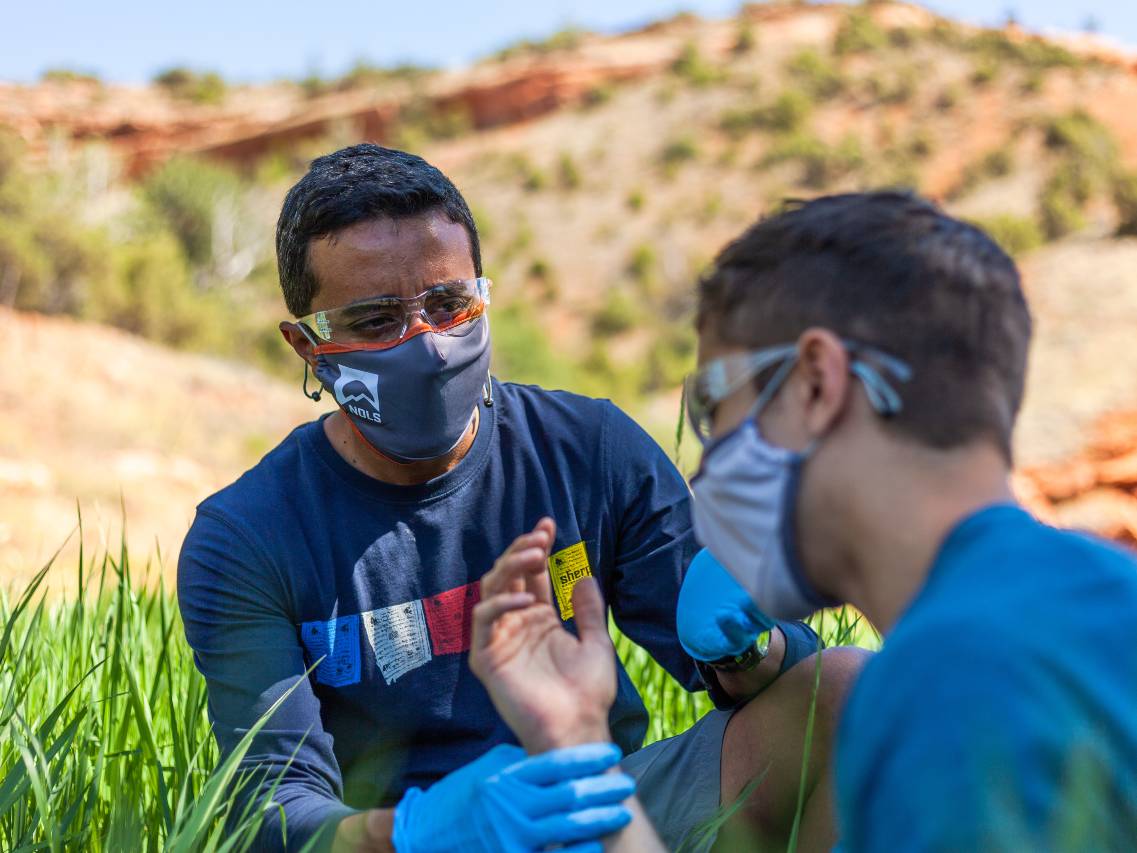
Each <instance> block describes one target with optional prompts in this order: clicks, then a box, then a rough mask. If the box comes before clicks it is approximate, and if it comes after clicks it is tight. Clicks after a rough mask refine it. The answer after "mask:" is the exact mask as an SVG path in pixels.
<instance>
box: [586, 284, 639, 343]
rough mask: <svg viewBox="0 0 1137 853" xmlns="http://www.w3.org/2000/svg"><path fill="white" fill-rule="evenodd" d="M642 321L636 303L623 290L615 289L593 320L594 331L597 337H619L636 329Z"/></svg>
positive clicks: (610, 291) (609, 293)
mask: <svg viewBox="0 0 1137 853" xmlns="http://www.w3.org/2000/svg"><path fill="white" fill-rule="evenodd" d="M640 320H641V317H640V312H639V311H638V310H637V309H636V305H635V303H634V302H633V301H632V300H631V299H630V298H629V297H628V295H627V294H626V293H624V291H623V290H620V289H618V288H613V289H611V290H609V291H608V295H607V297H606V298H605V300H604V304H603V305H602V306H601V307H600V310H599V311H597V312H596V315H595V316H594V317H593V318H592V331H593V332H594V333H595V334H597V335H618V334H620V333H621V332H626V331H628V330H629V329H631V328H633V327H635V326H636V324H637V323H639V322H640Z"/></svg>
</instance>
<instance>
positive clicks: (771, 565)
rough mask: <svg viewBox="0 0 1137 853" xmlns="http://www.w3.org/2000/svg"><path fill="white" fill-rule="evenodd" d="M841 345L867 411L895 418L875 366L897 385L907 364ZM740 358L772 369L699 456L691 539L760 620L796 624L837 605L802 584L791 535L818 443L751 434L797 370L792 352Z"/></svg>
mask: <svg viewBox="0 0 1137 853" xmlns="http://www.w3.org/2000/svg"><path fill="white" fill-rule="evenodd" d="M845 345H846V347H847V348H848V349H849V352H850V356H851V360H850V368H849V369H850V372H851V373H852V374H853V375H854V376H856V377H857V378H858V379H860V381H861V383H862V384H863V385H864V388H865V391H866V393H867V395H868V398H869V403H870V404H871V405H872V407H873V408H874V409H875V410H876V411H877V412H878V413H879V414H881V415H882V416H884V417H889V416H892V415H895V414H896V413H897V412H899V411H900V408H901V401H900V397H899V395H898V394H897V393H896V391H895V389H894V388H893V387H892V386H891V385H890V384H889V383H888V382H887V381H886V380H885V379H884V378H883V377H882V376H881V373H880V372H879V371H878V369H877V367H875V366H874V364H880V365H881V368H880V369H881V370H884V371H885V372H887V373H889V374H891V375H892V376H893V377H894V378H895V379H897V380H899V381H901V382H906V381H908V379H909V378H910V377H911V370H910V369H909V367H908V365H906V364H905V363H904V362H901V361H899V360H897V359H895V358H893V357H891V356H888V355H885V354H884V353H880V352H877V351H875V350H870V349H868V348H865V347H862V346H859V345H857V344H854V343H852V342H845ZM747 358H749V359H750V360H751V363H753V364H755V365H760V367H759V369H763V368H766V369H768V368H771V367H775V366H776V367H777V370H776V371H775V373H774V375H773V377H772V378H771V380H770V381H769V383H767V385H766V386H765V387H764V388H763V389H762V393H761V394H760V395H759V396H758V400H757V401H756V402H755V403H754V406H753V408H752V409H751V411H750V413H749V414H748V416H747V417H746V419H745V420H744V421H743V422H742V423H741V424H740V425H739V426H738V427H737V428H735V429H734V430H732V431H731V432H730V433H728V434H727V435H725V436H723V437H722V438H720V439H717V440H715V441H712V442H710V443H709V444H708V445H707V447H706V449H705V450H704V451H703V462H702V465H701V467H700V469H699V473H698V474H696V475H695V477H694V479H693V480H692V481H691V489H692V492H693V493H694V496H695V500H694V520H695V536H696V538H697V539H698V540H699V541H700V542H701V543H702V544H703V545H704V546H706V548H707V549H708V550H709V551H710V552H711V553H712V554H713V555H714V556H715V557H716V558H717V559H718V560H719V562H720V563H722V564H723V566H725V567H726V569H727V571H729V572H730V573H731V575H733V577H734V579H735V580H737V581H738V583H739V584H740V585H741V586H742V587H743V589H745V590H746V591H747V592H748V593H749V595H750V597H751V598H752V599H753V600H754V603H755V604H757V605H758V607H759V608H761V610H762V611H763V612H764V613H767V614H769V615H770V616H772V617H774V618H775V619H802V618H804V617H806V616H808V615H809V614H811V613H813V612H814V611H816V610H820V609H821V608H824V607H832V606H836V605H837V604H840V602H839V601H837V600H835V599H833V598H830V597H828V596H826V595H824V594H823V593H821V592H820V591H818V590H816V589H815V588H814V587H813V586H812V585H811V584H810V583H809V581H808V580H807V579H806V577H805V573H804V572H803V571H802V567H801V557H800V551H799V548H798V542H797V536H796V532H795V531H796V521H797V520H796V513H797V498H798V489H799V487H800V484H801V477H802V469H803V466H804V464H805V461H806V460H807V459H809V457H810V456H812V455H813V453H814V452H815V451H816V449H817V446H818V444H819V441H820V440H815V441H814V442H813V443H812V444H811V445H810V446H809V447H808V448H806V450H804V451H802V452H794V451H790V450H786V449H784V448H781V447H777V446H775V445H773V444H770V443H769V442H768V441H766V440H765V439H764V438H763V437H762V435H761V433H760V432H759V429H758V415H759V414H760V413H761V412H762V411H763V409H765V407H766V405H767V404H768V403H769V402H770V400H772V399H773V398H774V396H775V395H776V394H777V393H778V391H779V390H780V388H781V386H782V385H783V384H784V383H785V381H786V378H787V377H788V376H789V374H790V372H791V371H792V370H793V368H794V365H795V364H796V363H797V349H796V347H793V346H783V347H776V348H770V349H768V350H759V351H757V352H755V353H753V354H751V355H749V356H747ZM870 359H871V363H870ZM752 375H753V374H752Z"/></svg>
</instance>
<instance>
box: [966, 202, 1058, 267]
mask: <svg viewBox="0 0 1137 853" xmlns="http://www.w3.org/2000/svg"><path fill="white" fill-rule="evenodd" d="M973 224H974V225H976V226H977V227H978V228H981V229H982V230H983V231H984V232H986V233H987V235H988V236H989V237H991V239H992V240H994V241H995V242H996V243H998V244H999V245H1000V246H1002V247H1003V251H1005V252H1006V253H1007V254H1008V255H1011V256H1012V257H1015V256H1018V255H1022V254H1025V253H1026V252H1029V251H1031V250H1032V249H1037V248H1038V247H1039V246H1041V245H1042V244H1043V243H1044V242H1045V241H1046V235H1045V234H1043V232H1042V228H1041V227H1040V226H1039V224H1038V222H1037V221H1035V220H1034V219H1032V218H1030V217H1025V216H1015V215H1013V214H1009V213H1001V214H998V215H996V216H992V217H989V218H987V219H980V220H976V221H975V222H974V223H973Z"/></svg>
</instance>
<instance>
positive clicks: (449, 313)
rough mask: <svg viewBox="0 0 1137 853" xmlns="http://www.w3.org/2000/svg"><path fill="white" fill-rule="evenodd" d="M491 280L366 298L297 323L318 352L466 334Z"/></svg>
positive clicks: (483, 307) (478, 314) (449, 283)
mask: <svg viewBox="0 0 1137 853" xmlns="http://www.w3.org/2000/svg"><path fill="white" fill-rule="evenodd" d="M491 284H492V282H491V281H490V280H489V279H488V278H485V277H482V278H467V279H459V280H457V281H447V282H442V283H441V284H436V285H434V286H432V287H429V288H427V289H426V290H424V291H423V292H422V293H420V294H418V295H417V296H378V297H374V298H371V299H364V300H361V301H359V302H353V303H351V304H350V305H344V306H343V307H341V308H332V309H330V310H328V311H314V312H313V313H311V314H309V315H308V316H306V317H301V318H300V319H299V320H297V321H296V322H297V323H298V324H299V325H301V326H303V327H305V330H306V331H307V332H309V333H310V334H309V335H308V337H309V338H310V339H312V342H313V343H314V344H316V352H317V353H334V352H347V351H350V350H361V349H364V350H379V349H389V348H390V347H394V346H398V345H399V344H401V343H403V342H405V341H408V340H410V339H411V338H413V337H414V336H415V335H420V334H422V333H423V332H437V333H438V334H445V335H455V336H461V335H466V334H469V332H470V330H471V329H472V328H473V326H474V322H473V321H474V320H476V319H478V318H479V317H481V316H482V314H484V313H485V310H486V305H488V304H489V301H490V285H491ZM416 320H418V321H420V322H417V323H416V322H415V321H416Z"/></svg>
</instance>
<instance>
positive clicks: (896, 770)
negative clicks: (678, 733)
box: [474, 192, 1137, 853]
mask: <svg viewBox="0 0 1137 853" xmlns="http://www.w3.org/2000/svg"><path fill="white" fill-rule="evenodd" d="M698 327H699V334H700V339H699V362H700V366H699V370H698V371H697V373H696V374H695V375H694V376H693V377H692V379H691V380H690V382H689V385H688V392H687V399H688V405H689V414H690V420H691V422H692V425H693V427H694V429H695V431H696V432H697V434H698V435H699V437H700V438H701V439H702V440H703V442H704V453H703V460H702V466H701V468H700V470H699V473H698V474H697V475H696V476H695V478H694V480H693V489H694V492H695V502H696V505H695V526H696V531H697V534H698V536H699V538H700V540H701V541H702V543H703V544H704V545H705V546H707V549H708V552H706V553H703V554H702V555H700V557H698V558H696V560H695V561H694V562H693V563H692V565H691V567H690V569H689V571H688V574H687V576H686V579H685V581H684V584H683V589H682V592H681V594H680V599H679V605H678V606H679V611H680V612H679V615H678V623H679V633H680V637H681V639H682V640H683V641H684V645H685V646H687V647H688V648H691V649H693V650H694V652H695V653H696V654H703V653H704V652H707V653H708V654H709V655H714V654H718V653H719V652H721V651H729V650H730V649H731V648H732V646H733V644H735V643H739V642H741V643H742V644H743V645H745V644H746V643H747V642H752V641H753V637H754V636H755V635H757V634H758V633H759V632H760V631H762V630H764V628H765V626H766V625H768V624H769V623H768V622H767V620H768V618H769V617H776V618H794V617H800V616H802V615H805V614H807V613H809V612H811V611H813V610H814V609H816V608H818V607H823V606H827V605H832V604H836V603H838V602H850V603H852V604H853V605H855V606H856V607H857V608H859V609H860V610H861V611H862V612H863V613H864V614H865V615H866V616H868V618H869V619H870V620H871V621H872V623H873V624H874V625H876V626H877V627H878V628H879V629H880V630H881V631H882V632H883V633H884V635H885V641H884V647H883V650H882V651H881V652H880V653H879V654H877V655H876V656H875V657H874V658H873V659H872V660H871V661H869V663H868V664H867V665H866V666H865V669H864V672H863V673H862V675H861V677H860V679H859V680H858V682H857V684H856V685H855V687H854V689H853V691H852V693H851V695H850V697H849V700H848V704H847V706H846V708H845V710H844V713H843V716H842V719H841V724H840V730H839V732H838V740H837V746H836V780H837V786H836V797H837V808H838V814H839V831H840V836H841V845H840V846H841V848H842V849H843V850H845V851H880V853H894V851H941V850H942V851H977V850H1006V851H1023V850H1032V851H1033V850H1069V851H1083V850H1095V851H1096V850H1131V849H1133V843H1134V839H1137V655H1135V654H1133V653H1132V651H1131V650H1130V646H1131V645H1132V642H1133V626H1134V625H1137V560H1134V558H1133V556H1132V555H1131V554H1128V553H1126V552H1123V551H1121V550H1119V549H1117V548H1114V547H1112V546H1110V545H1109V544H1106V543H1103V542H1100V541H1097V540H1094V539H1092V538H1090V537H1087V536H1083V535H1079V534H1075V533H1071V532H1065V531H1058V530H1054V529H1051V528H1048V527H1045V526H1044V525H1042V524H1040V523H1038V522H1037V521H1035V520H1034V519H1033V518H1031V517H1030V516H1029V515H1028V514H1027V513H1026V512H1024V511H1023V510H1022V509H1020V508H1019V507H1018V506H1017V505H1016V504H1015V500H1014V496H1013V495H1012V493H1011V490H1010V487H1009V485H1008V478H1009V474H1010V471H1011V459H1012V453H1011V446H1012V445H1011V437H1012V429H1013V426H1014V422H1015V417H1016V414H1017V412H1018V409H1019V405H1020V402H1021V400H1022V395H1023V387H1024V380H1025V374H1026V360H1027V349H1028V346H1029V342H1030V336H1031V319H1030V315H1029V312H1028V310H1027V306H1026V302H1025V299H1024V297H1023V293H1022V289H1021V287H1020V283H1019V274H1018V271H1017V270H1016V268H1015V265H1014V263H1013V262H1012V261H1011V259H1010V258H1009V257H1007V255H1006V254H1005V253H1004V252H1003V251H1002V250H1000V249H999V247H998V246H996V245H995V243H994V242H992V240H991V239H990V238H988V237H987V236H986V235H985V234H983V233H982V232H981V231H980V230H978V229H977V228H975V227H973V226H971V225H968V224H965V223H963V222H959V221H956V220H954V219H951V218H950V217H948V216H946V215H945V214H943V213H942V212H941V211H940V210H938V209H937V208H936V207H935V206H934V205H932V204H930V203H928V202H926V201H923V200H921V199H919V198H917V197H915V196H912V195H909V194H905V193H896V192H882V193H873V194H862V195H845V196H833V197H827V198H820V199H817V200H815V201H812V202H809V203H805V204H800V205H793V206H791V207H789V208H788V209H787V210H785V211H783V212H781V213H780V214H779V215H776V216H773V217H771V218H770V219H767V220H765V221H762V222H759V223H757V224H756V225H754V226H753V227H751V228H750V229H749V230H748V231H746V232H745V233H744V234H743V235H742V236H741V237H739V238H738V239H737V240H736V241H734V242H733V243H731V244H730V245H729V246H727V248H726V249H725V250H723V252H722V253H721V254H720V255H719V256H718V258H717V259H716V260H715V262H714V264H713V265H712V267H711V269H710V271H709V272H708V273H707V274H706V275H705V276H704V277H703V279H702V281H701V283H700V286H699V313H698ZM715 557H717V558H718V560H716V559H715ZM720 562H721V565H719V563H720ZM722 566H725V571H724V569H723V568H722ZM532 570H533V569H532V567H530V568H529V571H530V572H532ZM517 571H518V572H519V573H522V574H523V573H524V567H522V566H520V565H519V566H518V567H517ZM540 594H541V590H540V589H536V590H535V591H534V593H533V594H530V595H529V596H528V598H525V597H521V598H518V597H517V596H516V595H513V596H511V595H510V594H508V593H507V594H503V595H499V596H497V597H496V598H494V599H487V600H485V601H483V602H482V603H480V604H479V605H478V608H477V609H476V610H475V614H474V624H475V629H474V634H475V638H476V639H475V663H476V667H475V668H476V671H477V672H478V673H479V675H480V676H481V677H482V678H484V679H485V682H486V684H487V686H488V687H489V690H490V693H491V695H492V696H493V698H494V701H495V703H496V704H497V706H498V707H499V708H500V709H502V713H503V714H505V715H506V716H507V717H509V718H511V719H517V718H518V715H517V713H516V709H518V708H526V709H528V710H529V711H530V713H531V712H532V710H533V709H534V708H538V709H540V707H541V702H542V695H534V694H532V692H531V691H530V690H529V689H528V681H527V680H526V679H525V678H524V673H525V670H526V669H527V668H529V667H541V668H542V671H547V670H549V669H556V666H555V665H552V666H551V665H550V662H552V663H553V664H556V662H557V661H558V660H559V659H560V657H561V656H563V651H562V650H561V649H559V648H557V647H556V646H557V645H558V643H557V640H558V638H557V637H556V635H540V634H539V633H537V632H536V630H535V628H534V626H539V625H540V624H541V611H542V609H543V610H544V611H546V617H545V618H547V610H548V605H543V604H542V602H541V599H540ZM592 598H593V597H592V596H581V601H580V602H579V605H578V609H579V610H580V612H581V613H583V612H584V611H585V609H586V608H590V609H591V610H592V611H595V612H594V613H593V618H594V619H596V618H600V616H601V614H600V613H599V611H598V604H597V603H596V601H595V600H592V601H591V603H590V599H592ZM521 641H524V642H521ZM546 646H548V647H549V649H548V650H547V651H546V650H545V648H544V647H546ZM518 647H520V648H523V649H524V650H525V652H524V654H522V653H519V652H518V651H517V650H516V649H517V648H518ZM594 655H595V657H596V658H597V662H598V663H599V659H600V653H599V652H595V653H594ZM545 691H546V694H545V695H547V694H550V693H551V694H552V695H554V696H556V697H558V701H557V705H558V707H557V713H556V714H547V715H546V714H538V717H540V718H542V719H546V720H549V721H551V722H550V723H548V724H547V725H546V726H544V729H554V730H555V729H556V727H557V722H556V721H557V720H558V719H563V718H565V716H566V714H567V711H566V709H565V708H564V705H565V704H567V701H566V699H565V696H566V695H568V694H567V692H565V691H556V690H552V689H551V688H550V687H549V686H548V685H546V687H545ZM576 701H577V703H578V704H579V703H583V702H585V701H586V699H585V698H584V697H581V698H578V699H577V700H576ZM593 713H594V714H595V711H593ZM570 718H571V717H570ZM555 734H556V732H555V731H548V730H541V731H538V732H533V731H530V732H528V737H529V738H530V739H531V740H537V741H540V740H549V741H550V742H553V743H556V742H558V741H557V739H556V737H555Z"/></svg>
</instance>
